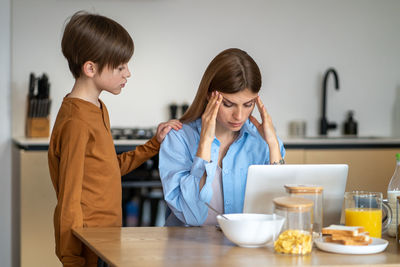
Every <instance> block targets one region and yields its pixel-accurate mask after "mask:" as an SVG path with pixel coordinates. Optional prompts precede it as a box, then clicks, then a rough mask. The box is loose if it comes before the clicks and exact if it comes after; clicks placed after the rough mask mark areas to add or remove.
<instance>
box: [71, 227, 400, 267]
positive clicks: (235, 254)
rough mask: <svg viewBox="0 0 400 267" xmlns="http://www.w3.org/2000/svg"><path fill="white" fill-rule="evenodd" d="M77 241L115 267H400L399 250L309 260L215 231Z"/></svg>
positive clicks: (107, 233)
mask: <svg viewBox="0 0 400 267" xmlns="http://www.w3.org/2000/svg"><path fill="white" fill-rule="evenodd" d="M73 232H74V234H75V236H77V237H78V238H79V239H80V240H82V242H84V243H85V244H86V245H87V246H89V247H90V248H91V249H92V250H93V251H94V252H95V253H96V254H97V255H99V256H100V257H101V258H102V259H103V260H104V261H106V262H107V263H108V264H109V265H111V266H174V267H178V266H191V267H193V266H229V267H234V266H241V267H242V266H293V265H303V266H311V265H313V266H361V265H370V266H371V265H373V266H400V246H398V245H396V242H395V239H394V238H387V240H389V246H388V247H387V248H386V250H385V251H384V252H382V253H378V254H372V255H344V254H333V253H327V252H323V251H320V250H318V249H317V248H314V249H313V251H312V253H311V254H310V255H306V256H292V255H281V254H277V253H274V252H273V248H272V247H263V248H241V247H237V246H235V245H234V244H233V243H231V242H230V241H229V240H228V239H226V237H225V236H224V234H223V233H222V232H221V231H219V230H217V229H216V228H215V227H212V226H207V227H124V228H83V229H74V230H73Z"/></svg>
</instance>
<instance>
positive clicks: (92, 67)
mask: <svg viewBox="0 0 400 267" xmlns="http://www.w3.org/2000/svg"><path fill="white" fill-rule="evenodd" d="M82 72H83V74H84V75H85V76H87V77H89V78H93V76H94V75H95V74H96V72H97V64H95V63H94V62H93V61H86V62H85V63H83V66H82Z"/></svg>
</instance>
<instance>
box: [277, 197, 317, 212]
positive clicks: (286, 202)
mask: <svg viewBox="0 0 400 267" xmlns="http://www.w3.org/2000/svg"><path fill="white" fill-rule="evenodd" d="M272 201H273V202H274V204H275V205H276V206H278V207H283V208H288V209H290V210H298V211H300V210H304V211H307V210H310V209H311V208H312V206H313V205H314V201H312V200H310V199H306V198H302V197H277V198H274V199H273V200H272Z"/></svg>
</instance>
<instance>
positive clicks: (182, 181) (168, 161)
mask: <svg viewBox="0 0 400 267" xmlns="http://www.w3.org/2000/svg"><path fill="white" fill-rule="evenodd" d="M200 131H201V118H200V119H197V120H196V121H193V122H190V123H188V124H183V127H182V129H180V130H179V131H175V130H171V131H170V132H169V133H168V135H167V136H166V137H165V139H164V141H163V142H162V144H161V148H160V154H159V170H160V177H161V182H162V185H163V191H164V197H165V201H166V202H167V204H168V207H169V208H170V209H171V210H172V213H171V214H167V217H168V218H167V221H166V225H179V224H180V225H192V226H199V225H202V224H203V223H204V222H205V220H206V219H207V212H208V207H207V206H206V205H205V204H204V203H205V202H206V203H209V202H210V200H211V198H212V194H213V192H212V182H213V179H214V175H215V171H216V168H217V163H218V154H219V147H220V142H219V141H218V139H217V138H215V139H214V141H213V143H212V145H211V161H210V162H207V161H205V160H203V159H201V158H199V157H197V156H196V153H197V148H198V145H199V141H200ZM278 141H279V146H280V150H281V155H282V157H284V155H285V148H284V147H283V144H282V141H281V140H280V139H279V138H278ZM253 164H258V165H259V164H269V148H268V145H267V143H266V142H265V140H264V139H263V138H262V137H261V135H260V134H259V133H258V131H257V129H256V127H255V126H254V125H253V124H252V123H251V122H250V121H249V120H247V122H246V123H245V124H244V125H243V127H242V129H241V130H240V133H239V136H238V137H237V139H236V140H235V141H234V142H233V143H232V144H231V145H230V147H229V149H228V151H227V152H226V155H225V157H224V159H223V160H222V173H221V174H222V185H223V186H222V188H223V200H224V212H225V213H240V212H242V211H243V203H244V193H245V189H246V180H247V170H248V168H249V166H250V165H253ZM204 173H206V175H207V178H206V183H205V185H204V186H203V188H202V189H201V190H200V186H199V183H200V179H201V178H202V177H203V174H204ZM177 219H179V220H177Z"/></svg>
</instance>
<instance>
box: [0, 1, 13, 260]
mask: <svg viewBox="0 0 400 267" xmlns="http://www.w3.org/2000/svg"><path fill="white" fill-rule="evenodd" d="M10 3H11V1H10V0H0V6H1V8H0V36H1V38H0V95H1V97H0V125H1V126H0V170H1V174H0V214H1V215H0V229H1V230H0V265H1V266H5V267H7V266H11V246H12V242H11V232H12V231H13V229H12V226H11V220H12V219H11V218H12V213H11V205H12V204H11V203H12V201H11V191H12V186H11V86H10V77H11V75H10V65H11V64H10V61H11V57H10V52H11V51H10V43H11V33H10V23H11V16H10V14H11V7H10Z"/></svg>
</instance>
